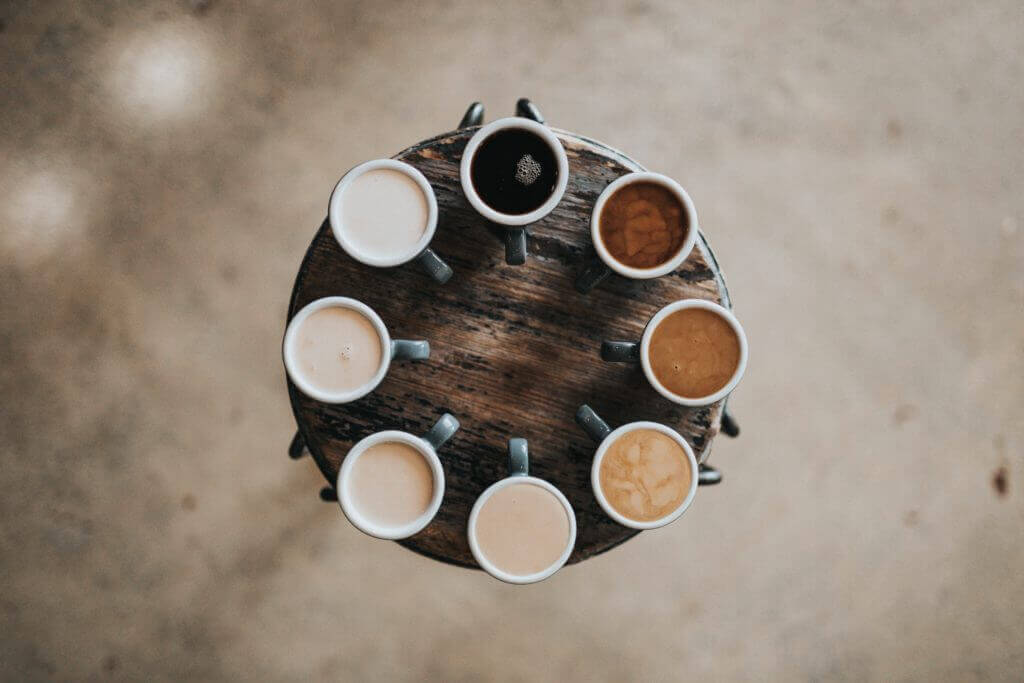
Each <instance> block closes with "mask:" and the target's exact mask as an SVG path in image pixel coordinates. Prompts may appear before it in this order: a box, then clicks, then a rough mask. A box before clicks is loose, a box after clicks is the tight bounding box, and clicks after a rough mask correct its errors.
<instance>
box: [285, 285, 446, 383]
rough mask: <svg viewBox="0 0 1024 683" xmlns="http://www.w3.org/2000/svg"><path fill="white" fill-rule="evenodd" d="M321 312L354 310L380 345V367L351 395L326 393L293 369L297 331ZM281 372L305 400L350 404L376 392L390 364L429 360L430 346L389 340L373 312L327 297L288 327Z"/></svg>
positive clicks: (356, 303)
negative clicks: (331, 309)
mask: <svg viewBox="0 0 1024 683" xmlns="http://www.w3.org/2000/svg"><path fill="white" fill-rule="evenodd" d="M325 308H348V309H351V310H354V311H356V312H358V313H360V314H362V316H363V317H365V318H366V319H367V320H369V321H370V323H371V324H372V325H373V328H374V330H376V332H377V336H378V338H379V339H380V345H381V362H380V367H379V368H378V369H377V372H376V373H375V374H374V375H373V377H372V378H371V379H370V380H369V381H368V382H366V383H365V384H363V385H362V386H359V387H356V388H355V389H352V390H351V391H338V392H334V391H327V390H325V389H322V388H320V387H318V386H316V385H315V384H314V383H313V382H311V381H310V380H309V379H308V378H307V377H306V376H305V375H303V374H302V371H301V370H300V369H299V367H298V365H297V361H296V359H295V348H294V347H295V341H296V337H297V335H298V332H299V329H300V328H301V327H302V324H303V323H304V322H305V321H306V319H307V318H309V316H310V315H312V314H313V313H316V312H317V311H319V310H322V309H325ZM281 351H282V356H283V357H284V367H285V371H286V372H287V373H288V378H289V379H290V380H291V381H292V383H293V384H294V385H295V386H296V387H297V388H298V389H299V391H301V392H302V393H304V394H305V395H306V396H309V397H310V398H314V399H316V400H318V401H322V402H324V403H350V402H352V401H355V400H356V399H360V398H362V397H363V396H366V395H367V394H368V393H370V392H371V391H373V390H374V389H376V388H377V386H378V385H379V384H380V383H381V382H382V381H383V380H384V377H385V376H386V375H387V374H388V370H389V369H390V367H391V361H393V360H425V359H426V358H429V356H430V343H429V342H426V341H422V340H417V341H412V340H407V339H392V338H391V335H390V334H388V328H387V327H386V326H385V325H384V321H383V320H381V318H380V316H379V315H377V312H376V311H374V310H373V309H372V308H370V307H369V306H367V305H366V304H364V303H363V302H362V301H358V300H356V299H351V298H349V297H345V296H328V297H324V298H322V299H317V300H316V301H312V302H310V303H308V304H306V305H305V306H304V307H303V308H302V309H301V310H300V311H299V312H298V313H296V314H295V316H294V317H293V318H292V319H291V321H290V322H289V323H288V327H287V329H286V330H285V333H284V342H283V343H282V345H281Z"/></svg>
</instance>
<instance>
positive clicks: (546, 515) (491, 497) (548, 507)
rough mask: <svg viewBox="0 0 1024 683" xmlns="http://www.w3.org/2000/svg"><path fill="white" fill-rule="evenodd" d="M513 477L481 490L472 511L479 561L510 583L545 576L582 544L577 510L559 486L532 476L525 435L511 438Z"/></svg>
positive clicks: (471, 530) (471, 533) (471, 544)
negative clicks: (577, 526)
mask: <svg viewBox="0 0 1024 683" xmlns="http://www.w3.org/2000/svg"><path fill="white" fill-rule="evenodd" d="M508 458H509V476H508V477H506V478H505V479H502V480H501V481H498V482H497V483H495V484H492V485H491V486H490V487H489V488H488V489H487V490H486V491H484V492H483V493H482V494H480V497H479V498H477V500H476V504H474V505H473V510H472V511H471V512H470V514H469V526H468V528H467V534H468V537H469V548H470V550H471V551H472V552H473V557H474V558H475V559H476V561H477V564H479V565H480V567H481V568H482V569H483V570H484V571H486V572H487V573H488V574H490V575H491V576H493V577H495V578H496V579H501V580H502V581H505V582H507V583H516V584H524V583H536V582H537V581H543V580H544V579H546V578H548V577H549V576H551V575H552V574H554V573H555V572H556V571H558V570H559V569H561V568H562V566H563V565H564V564H565V563H566V561H567V560H568V559H569V555H571V554H572V549H573V547H574V546H575V545H576V513H575V512H573V509H572V505H570V504H569V501H568V500H567V499H566V497H565V496H564V495H563V494H562V492H561V491H559V490H558V489H557V488H555V487H554V486H552V485H551V484H550V483H548V482H546V481H544V480H543V479H538V478H537V477H531V476H529V451H528V447H527V443H526V440H525V439H509V442H508Z"/></svg>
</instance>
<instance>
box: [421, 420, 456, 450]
mask: <svg viewBox="0 0 1024 683" xmlns="http://www.w3.org/2000/svg"><path fill="white" fill-rule="evenodd" d="M457 431H459V421H458V420H456V419H455V416H454V415H452V414H451V413H445V414H444V415H442V416H441V419H439V420H438V421H437V422H435V423H434V426H433V427H431V428H430V431H429V432H427V434H426V436H424V437H423V440H424V441H426V442H427V443H429V444H430V445H431V447H433V449H434V450H435V451H436V450H437V449H438V448H440V447H441V446H443V445H444V443H445V442H446V441H447V440H448V439H450V438H452V436H454V435H455V432H457Z"/></svg>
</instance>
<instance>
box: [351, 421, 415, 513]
mask: <svg viewBox="0 0 1024 683" xmlns="http://www.w3.org/2000/svg"><path fill="white" fill-rule="evenodd" d="M350 477H351V478H350V479H349V482H348V486H349V492H350V493H351V496H352V502H353V503H355V506H356V508H357V509H358V510H359V512H360V513H361V514H362V515H363V516H364V517H366V519H367V520H369V521H371V522H373V523H374V524H378V525H380V526H384V527H399V526H404V525H406V524H409V523H411V522H413V521H415V520H416V519H418V518H419V517H420V515H422V514H423V513H424V512H426V511H427V508H429V507H430V499H431V498H432V497H433V495H434V476H433V474H432V473H431V471H430V465H429V464H428V463H427V461H426V459H425V458H424V457H423V455H422V454H421V453H420V452H419V451H418V450H416V449H415V448H413V447H412V446H410V445H408V444H404V443H400V442H398V441H384V442H381V443H378V444H375V445H373V446H370V447H369V448H367V449H366V450H365V451H363V453H362V455H360V456H359V459H358V460H356V464H355V465H354V466H353V467H352V474H351V475H350Z"/></svg>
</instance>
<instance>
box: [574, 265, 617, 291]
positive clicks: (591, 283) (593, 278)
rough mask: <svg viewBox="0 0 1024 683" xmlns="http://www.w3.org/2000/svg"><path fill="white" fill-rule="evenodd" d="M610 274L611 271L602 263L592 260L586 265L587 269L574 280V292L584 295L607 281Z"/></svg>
mask: <svg viewBox="0 0 1024 683" xmlns="http://www.w3.org/2000/svg"><path fill="white" fill-rule="evenodd" d="M611 274H612V269H611V268H609V267H608V266H607V265H605V263H604V261H602V260H600V259H594V260H593V261H591V262H590V263H588V264H587V267H586V268H584V269H583V272H582V273H580V275H579V277H577V278H576V291H577V292H579V293H580V294H586V293H587V292H589V291H590V290H592V289H593V288H594V287H597V286H598V285H599V284H601V283H602V282H604V281H605V280H606V279H608V276H609V275H611Z"/></svg>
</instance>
